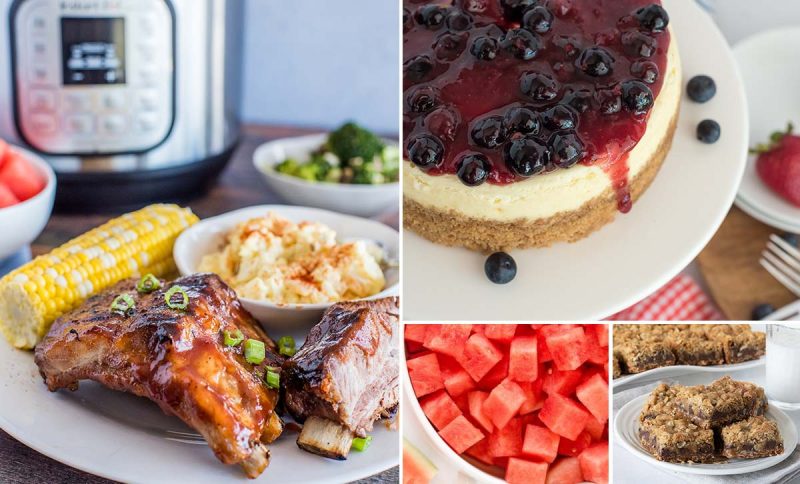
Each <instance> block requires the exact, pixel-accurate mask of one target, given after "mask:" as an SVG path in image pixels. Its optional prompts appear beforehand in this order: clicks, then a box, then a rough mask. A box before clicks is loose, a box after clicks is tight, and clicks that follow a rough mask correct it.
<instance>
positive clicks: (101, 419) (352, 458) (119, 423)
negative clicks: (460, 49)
mask: <svg viewBox="0 0 800 484" xmlns="http://www.w3.org/2000/svg"><path fill="white" fill-rule="evenodd" d="M278 336H281V335H280V334H276V335H273V337H274V338H277V337H278ZM294 336H295V339H296V340H297V343H298V345H299V344H300V343H301V341H302V339H300V338H301V336H302V334H298V333H295V334H294ZM0 368H2V369H3V371H0V393H1V394H2V398H0V428H2V429H3V430H5V431H6V432H8V433H9V434H11V436H13V437H14V438H16V439H17V440H19V441H21V442H22V443H23V444H25V445H27V446H28V447H31V448H32V449H34V450H37V451H39V452H41V453H42V454H45V455H47V456H48V457H51V458H53V459H55V460H58V461H60V462H63V463H64V464H67V465H69V466H72V467H75V468H78V469H81V470H83V471H86V472H89V473H92V474H95V475H98V476H101V477H105V478H107V479H112V480H115V481H120V482H131V483H144V482H147V483H178V482H186V483H193V484H199V483H222V482H236V483H243V482H260V483H273V482H275V483H285V482H292V483H315V484H317V483H319V484H338V483H342V482H350V481H354V480H357V479H363V478H366V477H368V476H371V475H374V474H376V473H378V472H382V471H384V470H386V469H389V468H391V467H394V466H396V465H398V464H399V450H400V449H399V439H398V432H397V431H394V430H388V429H387V428H386V426H385V425H384V424H383V423H382V422H377V423H376V425H375V429H374V431H373V432H372V433H371V434H370V435H372V437H373V440H372V443H371V444H370V446H369V448H368V449H367V450H366V451H365V452H356V451H353V452H351V453H350V455H349V457H348V459H347V460H346V461H333V460H330V459H325V458H323V457H319V456H316V455H313V454H310V453H308V452H305V451H302V450H300V449H299V448H298V447H297V444H296V443H295V439H296V438H297V433H296V432H292V431H291V430H286V431H284V434H283V436H281V437H280V438H279V439H278V441H277V442H275V443H274V444H272V445H270V446H269V447H270V453H271V459H270V465H269V467H268V468H267V469H266V470H265V471H264V473H263V474H261V476H260V477H259V478H258V479H256V480H255V481H249V480H248V479H247V478H246V477H245V475H244V473H243V472H242V470H241V469H240V468H239V466H227V465H224V464H222V463H221V462H220V461H219V460H217V458H216V457H214V454H213V453H212V452H211V449H210V448H209V447H208V445H206V443H205V441H204V440H202V438H200V436H199V434H197V433H196V432H195V431H194V430H192V429H190V428H189V427H187V426H186V425H184V424H183V423H182V422H181V421H180V420H178V419H177V418H176V417H170V416H167V415H165V414H164V413H163V412H162V411H161V410H160V409H159V408H158V407H157V406H156V405H155V404H154V403H152V402H150V401H148V400H146V399H144V398H139V397H135V396H132V395H129V394H126V393H121V392H115V391H112V390H109V389H107V388H105V387H102V386H101V385H99V384H96V383H93V382H81V384H80V389H79V390H78V391H77V392H69V391H66V390H61V391H59V392H56V393H50V392H49V391H48V390H47V388H46V387H45V385H44V383H43V382H42V378H41V377H40V376H39V371H38V369H37V367H36V365H35V364H34V362H33V354H32V353H31V352H27V351H20V350H16V349H13V348H11V347H10V346H9V345H8V344H7V343H6V342H5V340H0Z"/></svg>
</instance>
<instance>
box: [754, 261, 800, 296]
mask: <svg viewBox="0 0 800 484" xmlns="http://www.w3.org/2000/svg"><path fill="white" fill-rule="evenodd" d="M767 254H768V253H767V252H765V253H764V255H767ZM770 255H771V254H770ZM758 262H759V263H761V266H762V267H764V269H766V270H767V272H769V273H770V274H772V277H774V278H775V279H777V280H778V282H780V283H781V284H783V285H784V286H785V287H786V288H787V289H788V290H790V291H791V292H793V293H794V295H795V296H797V297H800V285H797V284H795V283H794V281H792V280H791V279H789V278H788V277H786V276H785V275H784V274H783V273H782V272H781V271H780V270H779V269H778V268H777V267H775V266H774V265H772V263H771V262H770V261H768V260H767V259H763V258H762V259H761V260H759V261H758Z"/></svg>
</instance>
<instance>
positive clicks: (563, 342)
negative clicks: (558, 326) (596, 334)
mask: <svg viewBox="0 0 800 484" xmlns="http://www.w3.org/2000/svg"><path fill="white" fill-rule="evenodd" d="M585 339H586V338H585V333H584V331H583V328H581V327H580V326H573V327H571V328H570V329H567V330H564V331H562V332H560V333H556V334H550V335H547V336H546V337H545V341H547V348H548V349H549V350H550V354H551V355H553V363H554V364H555V365H556V368H558V369H559V370H574V369H576V368H578V367H579V366H581V365H582V364H583V362H584V361H586V358H587V355H586V350H585V347H584V343H585Z"/></svg>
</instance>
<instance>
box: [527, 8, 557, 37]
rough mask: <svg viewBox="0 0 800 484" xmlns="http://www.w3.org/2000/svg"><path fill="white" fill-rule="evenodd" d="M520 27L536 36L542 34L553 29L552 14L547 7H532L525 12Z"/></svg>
mask: <svg viewBox="0 0 800 484" xmlns="http://www.w3.org/2000/svg"><path fill="white" fill-rule="evenodd" d="M522 25H523V26H524V27H525V28H527V29H528V30H531V31H533V32H536V33H538V34H544V33H547V32H549V31H550V29H551V28H552V27H553V14H552V13H551V12H550V10H548V9H547V7H542V6H538V7H533V8H532V9H530V10H528V11H527V12H525V15H524V16H523V17H522Z"/></svg>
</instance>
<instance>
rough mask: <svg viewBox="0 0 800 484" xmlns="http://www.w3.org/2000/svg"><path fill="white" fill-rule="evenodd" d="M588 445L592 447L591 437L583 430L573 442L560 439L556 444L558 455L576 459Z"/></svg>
mask: <svg viewBox="0 0 800 484" xmlns="http://www.w3.org/2000/svg"><path fill="white" fill-rule="evenodd" d="M592 420H594V419H592ZM590 445H592V436H591V434H589V432H587V431H585V430H584V431H583V432H581V433H580V435H578V438H577V439H575V440H570V439H565V438H562V439H561V441H560V442H559V443H558V453H559V454H561V455H568V456H570V457H577V456H578V454H580V453H581V452H583V449H585V448H587V447H589V446H590Z"/></svg>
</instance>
